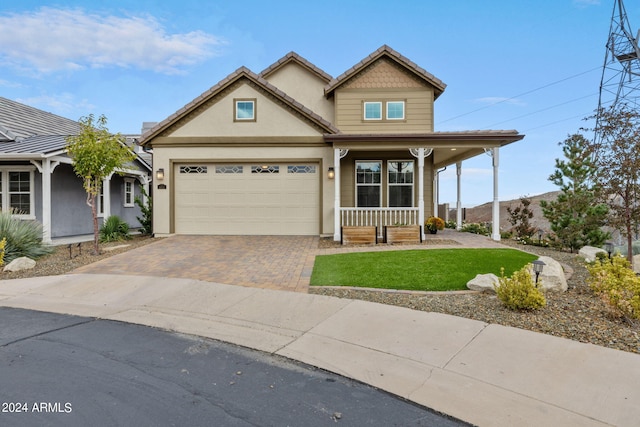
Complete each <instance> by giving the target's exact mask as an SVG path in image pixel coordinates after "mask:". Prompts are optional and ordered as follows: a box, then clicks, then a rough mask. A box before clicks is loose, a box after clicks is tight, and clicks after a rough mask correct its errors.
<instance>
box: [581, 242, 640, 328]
mask: <svg viewBox="0 0 640 427" xmlns="http://www.w3.org/2000/svg"><path fill="white" fill-rule="evenodd" d="M587 270H589V274H590V277H589V278H588V279H587V283H588V284H589V286H590V287H591V289H593V291H594V292H595V293H596V294H597V295H599V296H600V297H601V298H602V299H603V300H604V301H605V302H606V303H607V304H608V305H609V306H610V307H611V308H612V309H613V311H614V313H615V314H617V315H619V316H621V317H626V318H627V319H640V277H638V276H636V274H635V272H634V271H633V270H632V269H631V265H630V264H629V261H628V260H627V259H626V258H625V257H623V256H620V255H614V256H612V257H611V259H610V260H609V259H606V258H597V259H596V261H594V262H593V263H592V264H590V265H588V266H587Z"/></svg>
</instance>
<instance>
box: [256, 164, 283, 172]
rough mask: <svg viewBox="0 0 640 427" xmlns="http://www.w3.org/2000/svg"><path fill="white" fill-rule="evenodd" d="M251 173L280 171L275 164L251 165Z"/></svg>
mask: <svg viewBox="0 0 640 427" xmlns="http://www.w3.org/2000/svg"><path fill="white" fill-rule="evenodd" d="M251 173H280V166H276V165H260V166H251Z"/></svg>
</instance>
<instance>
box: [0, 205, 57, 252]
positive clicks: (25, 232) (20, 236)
mask: <svg viewBox="0 0 640 427" xmlns="http://www.w3.org/2000/svg"><path fill="white" fill-rule="evenodd" d="M14 214H15V212H0V239H2V238H4V239H6V245H5V247H4V261H5V262H11V261H13V260H14V259H16V258H20V257H23V256H26V257H29V258H32V259H37V258H39V257H41V256H43V255H46V254H49V253H51V251H53V248H52V247H51V246H49V245H45V244H44V243H43V242H42V225H41V224H40V223H39V222H36V221H30V220H24V219H21V218H19V217H18V216H16V215H14Z"/></svg>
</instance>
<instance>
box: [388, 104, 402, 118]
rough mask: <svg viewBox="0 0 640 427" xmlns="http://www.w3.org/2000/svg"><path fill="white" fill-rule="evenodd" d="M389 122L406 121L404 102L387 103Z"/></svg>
mask: <svg viewBox="0 0 640 427" xmlns="http://www.w3.org/2000/svg"><path fill="white" fill-rule="evenodd" d="M387 120H404V101H389V102H387Z"/></svg>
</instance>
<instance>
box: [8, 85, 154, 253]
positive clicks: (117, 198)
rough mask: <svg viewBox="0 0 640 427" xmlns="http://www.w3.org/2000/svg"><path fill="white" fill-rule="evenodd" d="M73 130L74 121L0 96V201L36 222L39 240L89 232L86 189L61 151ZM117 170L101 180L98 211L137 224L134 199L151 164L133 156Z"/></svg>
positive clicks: (146, 180)
mask: <svg viewBox="0 0 640 427" xmlns="http://www.w3.org/2000/svg"><path fill="white" fill-rule="evenodd" d="M79 130H80V127H79V125H78V122H76V121H73V120H70V119H67V118H64V117H60V116H57V115H55V114H51V113H48V112H46V111H42V110H39V109H37V108H33V107H30V106H27V105H24V104H21V103H19V102H15V101H12V100H9V99H6V98H3V97H0V206H1V208H2V211H3V212H15V215H16V216H18V217H20V218H22V219H24V220H36V221H38V222H40V223H41V224H42V225H43V236H42V237H43V241H44V242H45V243H52V242H54V241H55V240H56V239H60V238H69V237H72V236H80V235H86V234H92V233H93V221H92V216H91V209H90V208H89V206H87V203H86V199H87V194H86V192H85V191H84V189H83V187H82V180H81V179H80V178H78V177H77V176H76V174H75V172H74V171H73V166H72V161H71V159H70V158H69V157H68V156H67V154H66V150H65V146H66V145H67V142H66V137H67V136H69V135H75V134H77V133H78V132H79ZM121 172H123V175H119V174H113V175H112V176H111V177H109V178H108V179H106V180H105V182H104V185H103V189H102V194H101V195H100V197H99V200H98V209H99V216H100V217H102V218H106V217H108V216H110V215H118V216H119V217H121V218H122V219H123V220H125V221H126V222H127V223H129V225H130V226H131V227H138V226H139V225H140V224H139V222H138V220H137V219H136V216H140V209H139V208H138V207H137V206H136V205H135V204H134V198H135V196H137V195H140V194H141V189H142V188H146V189H147V190H148V186H149V182H150V178H151V165H150V164H148V163H146V162H145V161H143V160H142V159H140V158H138V159H137V160H135V161H134V162H132V163H131V164H129V165H128V166H127V168H126V170H124V171H121Z"/></svg>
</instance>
